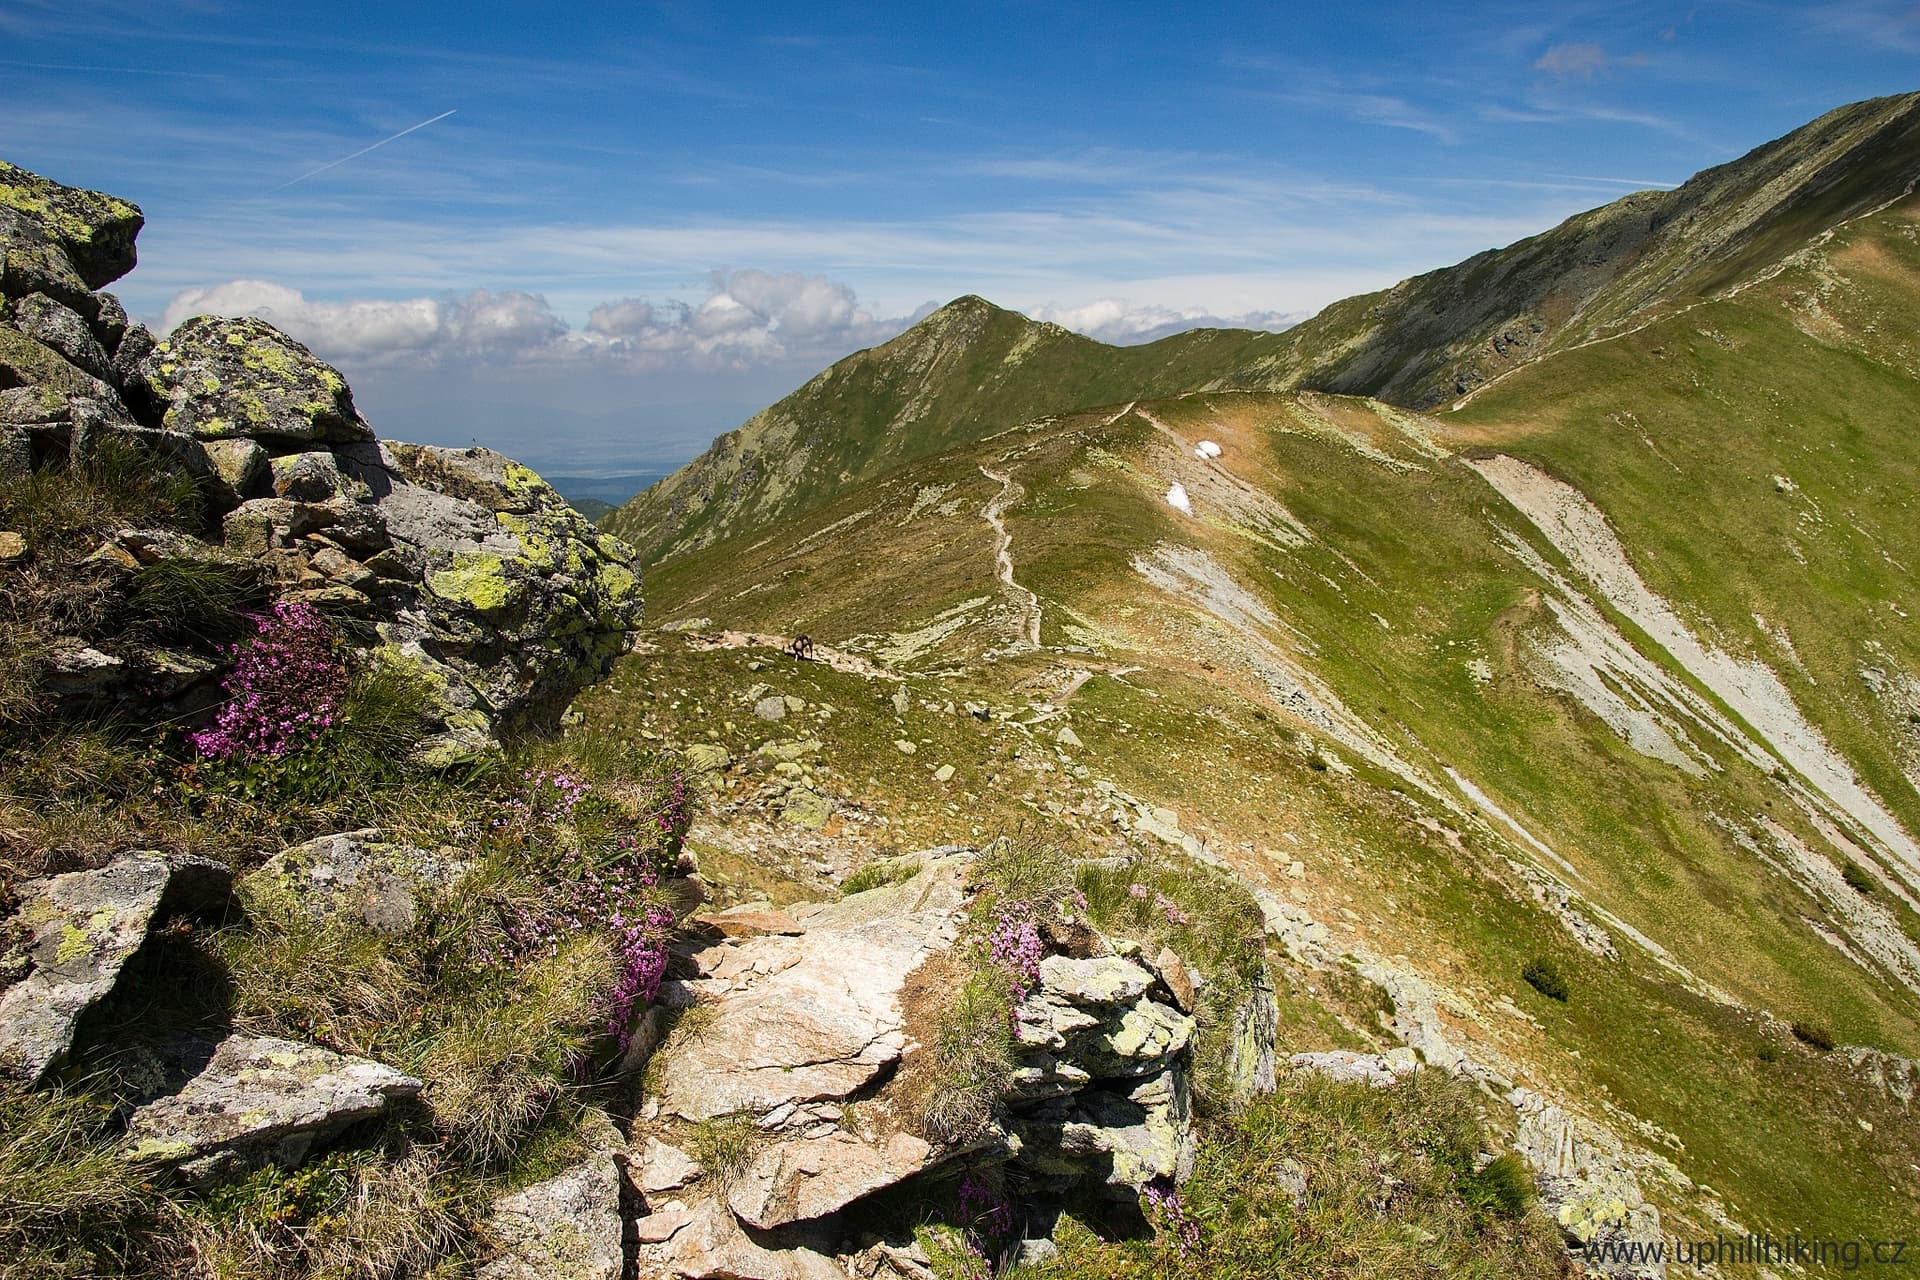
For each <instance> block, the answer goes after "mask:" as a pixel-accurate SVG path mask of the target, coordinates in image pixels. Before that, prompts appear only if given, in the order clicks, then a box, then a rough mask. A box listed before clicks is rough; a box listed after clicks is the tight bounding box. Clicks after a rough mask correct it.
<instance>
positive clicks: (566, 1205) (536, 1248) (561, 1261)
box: [477, 1153, 624, 1280]
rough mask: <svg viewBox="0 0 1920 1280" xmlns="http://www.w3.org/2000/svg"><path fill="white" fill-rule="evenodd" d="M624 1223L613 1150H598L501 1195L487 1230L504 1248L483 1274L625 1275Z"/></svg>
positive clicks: (590, 1278) (481, 1278)
mask: <svg viewBox="0 0 1920 1280" xmlns="http://www.w3.org/2000/svg"><path fill="white" fill-rule="evenodd" d="M623 1225H624V1224H623V1221H622V1219H621V1216H620V1175H619V1170H618V1169H617V1168H616V1167H615V1165H614V1161H613V1157H612V1156H611V1155H608V1154H605V1153H600V1154H596V1155H593V1156H590V1157H588V1158H587V1159H586V1160H583V1161H581V1162H580V1163H579V1164H577V1165H575V1166H574V1167H573V1168H571V1169H568V1170H567V1171H566V1172H565V1173H562V1174H560V1175H559V1176H557V1177H553V1178H549V1179H547V1180H546V1181H545V1182H538V1183H535V1184H534V1185H533V1186H530V1187H524V1188H522V1189H521V1190H519V1191H514V1192H511V1193H509V1194H507V1195H503V1196H501V1197H499V1198H498V1199H496V1200H495V1201H494V1202H493V1211H492V1213H491V1214H490V1215H489V1216H488V1218H487V1221H486V1226H485V1231H486V1234H487V1235H488V1236H489V1237H491V1238H492V1239H493V1240H494V1241H495V1242H496V1245H497V1248H498V1252H497V1253H496V1254H495V1255H494V1257H493V1258H491V1259H490V1260H489V1261H487V1262H486V1263H485V1264H484V1265H482V1266H481V1268H480V1269H479V1271H478V1273H477V1277H478V1280H619V1276H620V1272H621V1267H622V1265H623V1262H624V1257H623V1251H622V1248H621V1242H620V1237H621V1232H622V1230H623Z"/></svg>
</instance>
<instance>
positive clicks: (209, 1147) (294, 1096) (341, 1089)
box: [127, 1035, 423, 1184]
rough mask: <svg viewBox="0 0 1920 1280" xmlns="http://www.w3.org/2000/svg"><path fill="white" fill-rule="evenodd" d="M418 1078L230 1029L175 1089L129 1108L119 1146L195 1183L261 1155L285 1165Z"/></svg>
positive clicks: (416, 1088)
mask: <svg viewBox="0 0 1920 1280" xmlns="http://www.w3.org/2000/svg"><path fill="white" fill-rule="evenodd" d="M422 1087H423V1086H422V1084H421V1082H420V1081H419V1080H416V1079H414V1078H413V1077H412V1076H409V1075H406V1074H404V1073H402V1072H399V1071H395V1070H394V1069H393V1068H392V1067H389V1066H385V1065H383V1064H381V1063H378V1062H374V1061H372V1060H371V1059H368V1058H355V1057H349V1056H348V1055H346V1054H341V1053H335V1052H333V1051H332V1050H331V1049H322V1048H320V1047H319V1046H318V1045H311V1044H300V1043H298V1042H297V1041H293V1040H279V1039H275V1038H273V1037H269V1036H244V1035H236V1036H229V1037H228V1038H227V1039H226V1040H224V1041H222V1042H221V1043H220V1044H219V1045H218V1046H217V1047H215V1048H214V1049H213V1051H212V1053H211V1055H210V1056H208V1057H207V1058H206V1060H205V1063H204V1065H203V1066H201V1067H200V1068H199V1070H198V1071H197V1072H195V1074H193V1076H192V1077H191V1078H190V1079H188V1080H187V1081H186V1082H185V1084H184V1085H182V1086H181V1088H180V1089H179V1091H178V1092H177V1093H174V1094H172V1095H170V1096H168V1097H163V1098H159V1099H157V1100H155V1101H153V1102H149V1103H147V1104H146V1105H145V1106H142V1107H140V1108H138V1109H137V1110H136V1111H135V1112H134V1113H133V1117H132V1119H131V1120H130V1121H129V1122H128V1124H127V1137H128V1140H129V1147H128V1155H129V1157H130V1158H132V1159H137V1160H155V1161H163V1162H166V1163H169V1164H173V1165H175V1166H176V1167H177V1171H178V1173H179V1174H180V1176H181V1177H182V1178H183V1179H185V1180H186V1181H188V1182H190V1183H196V1184H197V1183H205V1182H209V1181H212V1180H214V1179H216V1178H220V1177H226V1176H230V1175H232V1174H234V1173H236V1172H239V1171H242V1170H245V1169H247V1168H252V1167H257V1166H259V1165H261V1164H264V1163H267V1162H269V1161H271V1162H273V1163H276V1164H279V1165H282V1166H283V1167H288V1168H291V1167H292V1166H294V1165H296V1164H298V1163H299V1162H300V1161H301V1160H303V1159H305V1158H306V1155H307V1152H308V1151H309V1150H311V1149H312V1148H313V1147H314V1146H315V1145H316V1144H318V1143H323V1142H326V1141H329V1140H331V1139H332V1138H334V1137H337V1136H339V1135H340V1134H341V1133H342V1132H344V1131H345V1130H346V1129H347V1128H349V1127H350V1126H352V1125H354V1124H356V1123H358V1122H359V1121H362V1120H369V1119H372V1118H373V1117H375V1116H377V1115H379V1114H380V1113H381V1112H382V1111H383V1110H385V1109H386V1107H387V1106H388V1104H389V1103H391V1102H393V1101H394V1100H395V1099H399V1098H411V1097H413V1096H414V1095H416V1094H418V1093H419V1092H420V1090H421V1088H422Z"/></svg>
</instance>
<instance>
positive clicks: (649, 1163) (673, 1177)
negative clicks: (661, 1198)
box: [632, 1138, 700, 1196]
mask: <svg viewBox="0 0 1920 1280" xmlns="http://www.w3.org/2000/svg"><path fill="white" fill-rule="evenodd" d="M632 1172H633V1181H634V1185H635V1186H637V1187H639V1188H640V1191H641V1193H642V1194H644V1195H650V1196H652V1195H659V1194H660V1193H661V1192H663V1191H677V1190H679V1189H680V1188H681V1187H684V1186H686V1185H687V1184H688V1183H689V1182H692V1181H693V1180H694V1179H695V1178H697V1177H699V1176H700V1162H699V1161H698V1160H695V1159H694V1158H693V1157H692V1156H690V1155H688V1154H687V1153H686V1152H684V1151H682V1150H681V1149H680V1148H678V1147H676V1146H674V1145H673V1144H671V1143H667V1142H662V1141H660V1139H658V1138H648V1139H647V1141H646V1145H645V1146H643V1147H641V1148H640V1150H639V1151H638V1152H637V1153H636V1154H635V1156H634V1157H633V1161H632Z"/></svg>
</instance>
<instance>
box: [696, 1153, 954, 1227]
mask: <svg viewBox="0 0 1920 1280" xmlns="http://www.w3.org/2000/svg"><path fill="white" fill-rule="evenodd" d="M932 1152H933V1148H932V1147H931V1146H929V1145H928V1144H927V1143H926V1142H925V1141H924V1140H922V1139H920V1138H918V1137H915V1136H914V1135H913V1134H910V1133H896V1134H893V1135H891V1136H889V1137H887V1138H886V1139H884V1140H883V1141H881V1142H880V1143H878V1144H877V1145H876V1144H873V1143H869V1142H867V1141H865V1140H863V1139H862V1138H860V1137H857V1136H855V1135H854V1134H851V1133H846V1132H844V1131H841V1130H838V1129H835V1130H833V1131H832V1132H831V1133H828V1134H827V1135H825V1136H824V1137H820V1138H801V1139H795V1140H792V1141H787V1142H780V1143H775V1144H774V1145H773V1146H771V1147H768V1148H767V1149H766V1150H764V1151H762V1152H761V1153H760V1154H759V1155H758V1156H757V1157H756V1158H755V1159H754V1160H753V1162H752V1163H751V1164H750V1165H748V1166H747V1168H746V1170H745V1171H744V1172H743V1173H742V1174H741V1175H740V1177H739V1178H738V1179H736V1180H735V1181H734V1184H733V1186H732V1188H731V1189H730V1190H729V1191H728V1193H727V1203H728V1205H729V1206H730V1207H731V1208H732V1209H733V1212H734V1214H735V1215H736V1216H737V1217H739V1219H740V1220H741V1221H742V1222H745V1223H747V1224H748V1225H749V1226H754V1227H761V1228H772V1227H778V1226H784V1225H786V1224H787V1223H790V1222H804V1221H808V1220H810V1219H813V1218H820V1217H824V1216H825V1215H827V1214H829V1213H833V1212H836V1211H837V1210H840V1209H843V1208H845V1207H846V1206H847V1205H850V1204H852V1203H853V1202H854V1201H856V1200H858V1199H860V1198H861V1197H862V1196H866V1195H870V1194H872V1193H873V1192H875V1191H879V1190H881V1189H882V1188H885V1187H890V1186H892V1185H894V1184H895V1183H896V1182H899V1181H901V1180H902V1179H905V1178H909V1177H911V1176H913V1175H914V1174H916V1173H918V1172H919V1171H920V1170H921V1169H922V1168H924V1167H925V1166H926V1163H927V1158H928V1157H929V1156H930V1155H931V1154H932Z"/></svg>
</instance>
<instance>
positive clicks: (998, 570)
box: [980, 463, 1040, 649]
mask: <svg viewBox="0 0 1920 1280" xmlns="http://www.w3.org/2000/svg"><path fill="white" fill-rule="evenodd" d="M980 474H981V475H983V476H985V477H986V478H987V479H989V480H992V481H995V482H997V483H998V484H999V486H1000V492H999V493H997V494H995V495H994V496H993V497H991V498H989V499H988V500H987V505H986V506H984V507H982V508H981V509H980V516H981V518H982V519H984V520H985V521H986V522H987V523H988V524H989V525H991V526H993V537H994V543H993V571H994V575H995V576H996V577H998V578H999V579H1000V581H1001V582H1003V583H1005V584H1006V587H1007V590H1009V591H1011V592H1013V593H1014V594H1015V595H1017V596H1024V597H1025V598H1026V606H1025V607H1024V608H1023V609H1021V611H1020V639H1021V641H1022V642H1023V643H1025V644H1027V645H1028V646H1030V647H1032V648H1035V649H1038V648H1039V647H1040V597H1039V596H1037V595H1035V594H1033V592H1031V591H1029V590H1027V588H1025V587H1023V586H1021V585H1020V584H1019V583H1018V582H1016V581H1015V580H1014V577H1013V535H1012V534H1011V533H1008V532H1007V523H1006V521H1005V520H1004V519H1002V517H1003V516H1005V514H1006V511H1007V508H1008V507H1010V506H1012V505H1013V504H1014V503H1016V502H1018V501H1019V500H1020V499H1021V498H1022V497H1024V496H1026V490H1025V489H1022V488H1021V487H1020V486H1019V485H1018V484H1016V483H1015V482H1014V479H1013V477H1012V476H1010V475H1007V474H1006V473H1005V472H1003V471H992V470H989V469H988V468H987V466H986V464H985V463H982V464H981V466H980Z"/></svg>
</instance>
